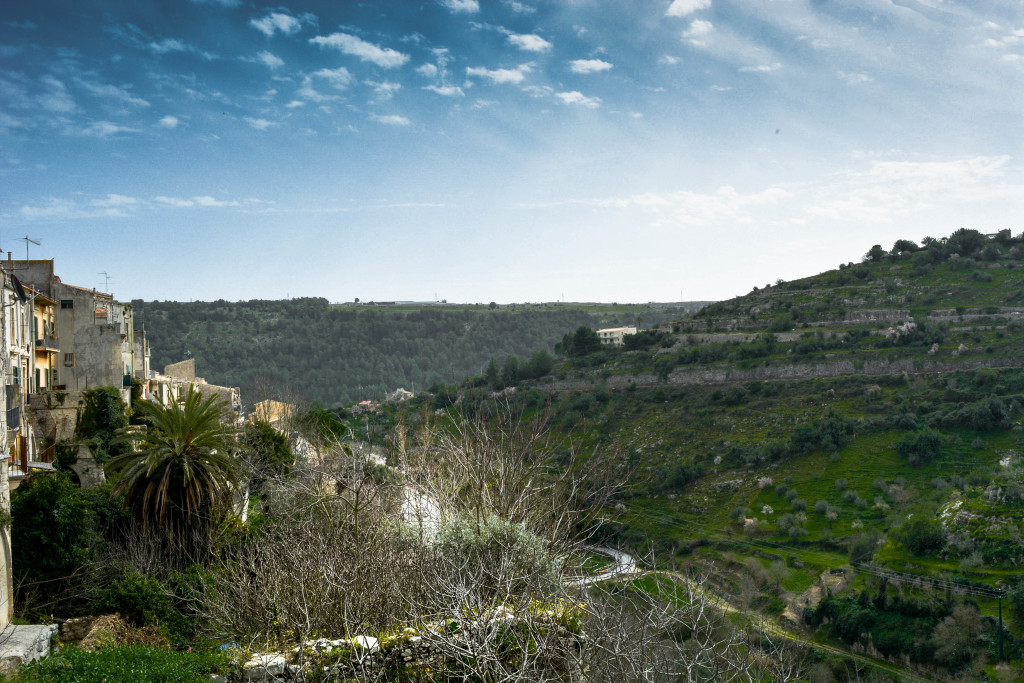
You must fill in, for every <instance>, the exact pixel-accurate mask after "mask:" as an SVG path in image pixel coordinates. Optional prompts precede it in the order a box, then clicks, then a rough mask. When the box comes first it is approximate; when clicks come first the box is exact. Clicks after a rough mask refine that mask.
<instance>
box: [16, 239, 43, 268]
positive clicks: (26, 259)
mask: <svg viewBox="0 0 1024 683" xmlns="http://www.w3.org/2000/svg"><path fill="white" fill-rule="evenodd" d="M18 239H22V240H25V267H26V268H28V245H29V243H30V242H31V243H32V244H34V245H36V246H37V247H38V246H39V245H40V241H41V240H38V239H32V238H31V237H29V236H28V235H25V236H24V237H19V238H18Z"/></svg>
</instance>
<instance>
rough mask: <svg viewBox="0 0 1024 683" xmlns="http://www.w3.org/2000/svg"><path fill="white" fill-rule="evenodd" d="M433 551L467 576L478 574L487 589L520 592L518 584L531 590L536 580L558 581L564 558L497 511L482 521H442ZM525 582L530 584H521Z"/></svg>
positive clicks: (468, 519)
mask: <svg viewBox="0 0 1024 683" xmlns="http://www.w3.org/2000/svg"><path fill="white" fill-rule="evenodd" d="M434 551H435V552H436V553H437V555H438V558H439V559H440V560H441V561H442V562H443V563H445V564H447V565H449V566H451V567H453V568H456V569H458V570H459V571H462V572H466V575H467V576H473V577H479V579H478V580H480V581H482V582H483V585H481V586H480V587H481V588H482V589H483V590H485V591H486V590H488V589H491V588H494V589H498V588H499V587H501V588H502V590H505V589H508V590H510V591H512V592H514V593H518V592H520V591H519V590H518V589H517V588H516V586H519V587H521V588H523V589H526V590H529V589H530V588H532V587H533V585H536V583H540V584H543V585H546V586H549V587H551V586H557V585H558V580H559V572H560V570H561V561H560V560H559V559H558V558H557V557H556V556H555V555H553V554H552V553H551V551H550V550H549V549H548V547H547V545H546V544H545V542H544V540H543V539H541V538H540V537H539V536H537V535H535V534H533V533H532V532H531V531H530V530H529V529H528V528H527V527H526V526H525V525H524V524H517V523H515V522H510V521H508V520H506V519H502V518H501V517H498V516H496V515H489V516H487V517H485V518H483V519H482V520H479V521H477V520H474V519H471V518H469V517H465V516H463V517H456V518H454V519H452V520H448V521H446V522H444V523H442V524H441V525H440V526H439V528H438V530H437V537H436V538H435V540H434ZM503 578H504V579H506V580H504V581H503V580H502V579H503ZM509 582H510V583H509ZM524 582H529V583H530V584H531V586H525V585H522V584H523V583H524ZM509 585H511V586H512V587H511V588H509Z"/></svg>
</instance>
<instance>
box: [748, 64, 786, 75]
mask: <svg viewBox="0 0 1024 683" xmlns="http://www.w3.org/2000/svg"><path fill="white" fill-rule="evenodd" d="M781 68H782V64H779V63H778V62H772V63H771V64H757V65H755V66H741V67H740V71H744V72H747V73H755V74H770V73H771V72H773V71H778V70H779V69H781Z"/></svg>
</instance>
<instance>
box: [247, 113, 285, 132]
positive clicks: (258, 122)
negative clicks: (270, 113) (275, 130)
mask: <svg viewBox="0 0 1024 683" xmlns="http://www.w3.org/2000/svg"><path fill="white" fill-rule="evenodd" d="M243 120H244V121H245V122H246V123H248V124H249V125H250V126H252V127H253V128H255V129H256V130H266V129H267V128H270V127H271V126H275V125H277V124H276V123H274V122H273V121H267V120H266V119H257V118H254V117H252V116H246V117H243Z"/></svg>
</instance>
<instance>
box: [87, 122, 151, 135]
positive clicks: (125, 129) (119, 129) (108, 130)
mask: <svg viewBox="0 0 1024 683" xmlns="http://www.w3.org/2000/svg"><path fill="white" fill-rule="evenodd" d="M138 132H139V129H138V128H131V127H129V126H122V125H120V124H117V123H114V122H112V121H93V122H92V123H90V124H89V125H88V126H86V127H85V128H84V129H83V130H82V131H81V133H82V135H87V136H89V137H96V138H109V137H110V136H112V135H118V134H119V133H138Z"/></svg>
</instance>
